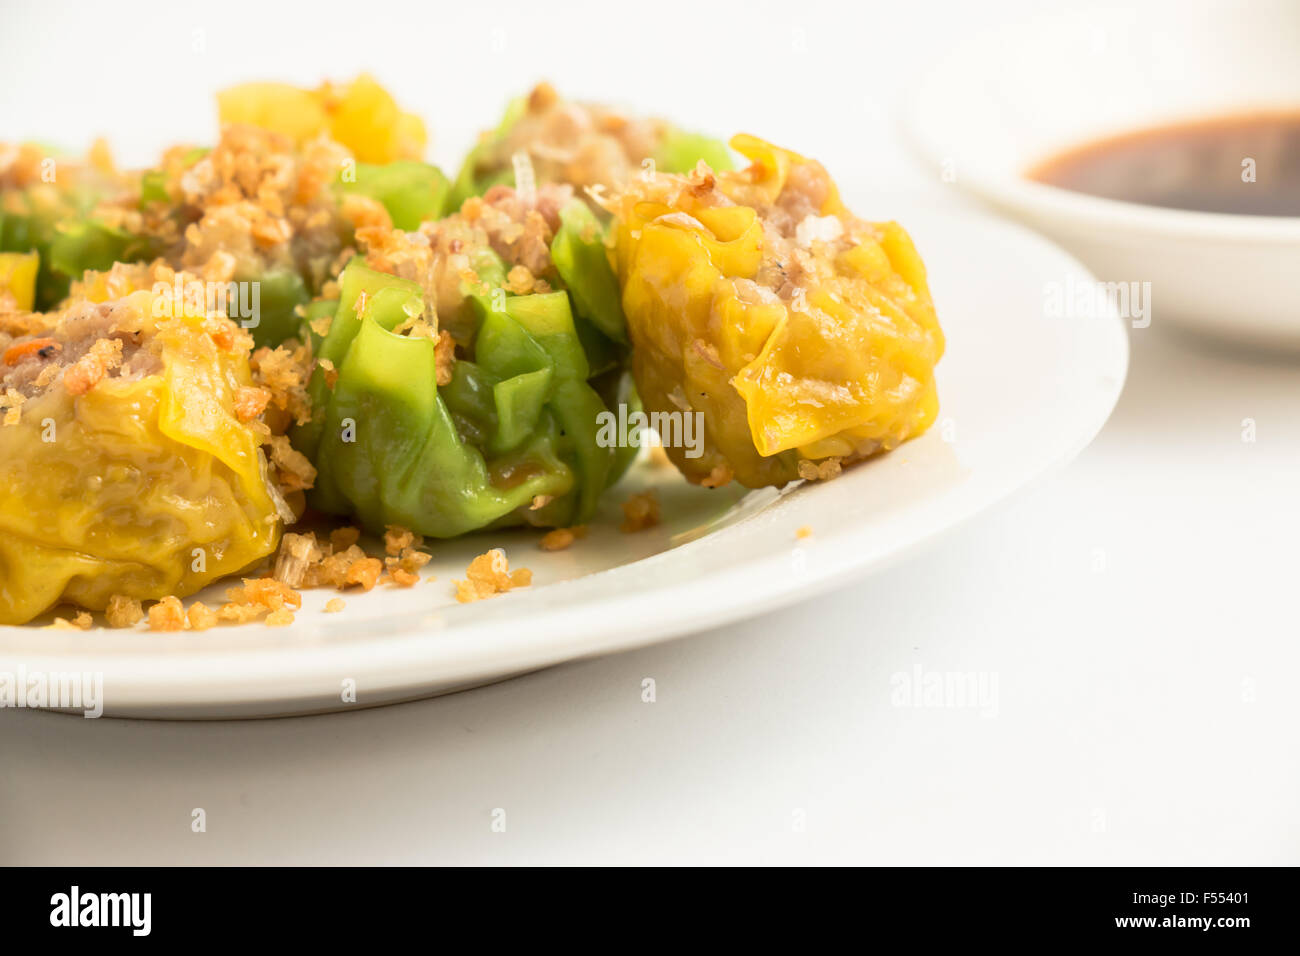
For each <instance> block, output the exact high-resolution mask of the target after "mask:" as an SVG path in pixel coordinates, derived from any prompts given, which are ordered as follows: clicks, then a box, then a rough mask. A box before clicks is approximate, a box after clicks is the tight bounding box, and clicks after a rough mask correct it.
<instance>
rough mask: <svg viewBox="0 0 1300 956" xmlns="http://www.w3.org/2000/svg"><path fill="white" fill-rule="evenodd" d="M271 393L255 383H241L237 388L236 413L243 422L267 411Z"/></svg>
mask: <svg viewBox="0 0 1300 956" xmlns="http://www.w3.org/2000/svg"><path fill="white" fill-rule="evenodd" d="M270 401H271V393H270V392H269V391H267V390H266V389H264V388H258V387H257V386H255V385H241V386H240V387H239V388H237V389H235V415H236V417H238V418H239V420H240V421H241V422H249V421H252V420H253V419H254V418H256V417H257V416H258V415H261V414H262V413H263V412H264V411H266V406H267V403H269V402H270Z"/></svg>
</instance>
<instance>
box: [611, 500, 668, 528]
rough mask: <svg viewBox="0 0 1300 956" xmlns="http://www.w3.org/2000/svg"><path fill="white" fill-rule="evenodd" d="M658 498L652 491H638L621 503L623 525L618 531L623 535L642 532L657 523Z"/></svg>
mask: <svg viewBox="0 0 1300 956" xmlns="http://www.w3.org/2000/svg"><path fill="white" fill-rule="evenodd" d="M659 517H660V516H659V496H658V495H656V494H655V493H654V492H653V491H638V492H636V493H635V494H633V495H629V496H628V499H627V501H625V502H623V524H622V525H620V526H619V530H620V531H622V532H624V533H625V534H632V533H633V532H636V531H644V530H645V529H646V528H653V527H654V526H655V525H657V524H658V523H659Z"/></svg>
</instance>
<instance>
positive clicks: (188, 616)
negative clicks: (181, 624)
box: [185, 601, 218, 631]
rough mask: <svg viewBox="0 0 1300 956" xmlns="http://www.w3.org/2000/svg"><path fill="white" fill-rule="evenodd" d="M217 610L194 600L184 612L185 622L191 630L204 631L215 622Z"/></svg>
mask: <svg viewBox="0 0 1300 956" xmlns="http://www.w3.org/2000/svg"><path fill="white" fill-rule="evenodd" d="M217 620H218V618H217V612H216V611H214V610H212V608H210V607H208V606H207V605H206V604H204V603H203V602H202V601H195V602H194V603H193V604H191V605H190V609H189V610H188V611H186V612H185V623H186V626H188V627H189V629H190V630H192V631H206V630H207V629H208V628H210V627H214V626H215V625H216V623H217Z"/></svg>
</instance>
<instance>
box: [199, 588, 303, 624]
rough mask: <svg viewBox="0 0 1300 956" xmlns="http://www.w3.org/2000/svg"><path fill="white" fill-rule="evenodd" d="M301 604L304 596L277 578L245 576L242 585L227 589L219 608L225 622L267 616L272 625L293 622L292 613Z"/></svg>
mask: <svg viewBox="0 0 1300 956" xmlns="http://www.w3.org/2000/svg"><path fill="white" fill-rule="evenodd" d="M300 607H302V595H301V594H299V593H298V592H297V591H295V590H294V589H293V588H291V587H289V585H287V584H285V583H284V582H283V581H277V580H276V579H275V578H244V583H243V585H242V586H240V587H234V588H227V589H226V603H225V604H223V605H221V607H220V608H218V610H217V617H218V619H219V620H222V621H235V622H237V623H241V624H242V623H244V622H247V621H253V620H256V619H257V618H259V617H261V616H262V615H263V614H265V615H266V623H267V624H269V625H271V626H272V627H278V626H280V625H283V624H290V623H292V622H293V612H294V611H295V610H297V609H298V608H300Z"/></svg>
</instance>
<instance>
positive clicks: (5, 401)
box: [0, 366, 54, 425]
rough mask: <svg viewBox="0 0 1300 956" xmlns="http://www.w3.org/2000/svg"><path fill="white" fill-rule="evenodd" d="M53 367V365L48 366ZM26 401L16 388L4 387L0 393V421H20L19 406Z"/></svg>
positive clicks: (10, 422) (15, 422)
mask: <svg viewBox="0 0 1300 956" xmlns="http://www.w3.org/2000/svg"><path fill="white" fill-rule="evenodd" d="M49 367H50V368H53V367H54V366H49ZM25 401H27V396H26V395H24V394H23V393H22V392H20V391H18V389H16V388H8V389H5V391H4V394H2V395H0V409H3V410H4V415H3V417H0V423H3V424H4V425H17V424H18V423H19V422H20V421H22V415H23V413H22V410H21V409H20V408H19V406H20V405H22V403H23V402H25Z"/></svg>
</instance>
